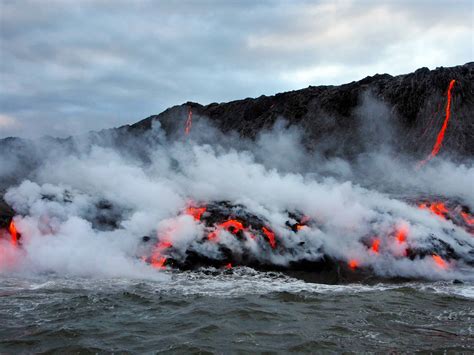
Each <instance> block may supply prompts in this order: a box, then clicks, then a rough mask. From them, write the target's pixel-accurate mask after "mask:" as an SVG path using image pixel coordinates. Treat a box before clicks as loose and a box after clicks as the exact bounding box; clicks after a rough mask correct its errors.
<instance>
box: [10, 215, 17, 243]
mask: <svg viewBox="0 0 474 355" xmlns="http://www.w3.org/2000/svg"><path fill="white" fill-rule="evenodd" d="M8 231H9V232H10V236H11V243H12V244H13V245H18V231H17V230H16V226H15V222H13V220H12V221H11V222H10V225H9V226H8Z"/></svg>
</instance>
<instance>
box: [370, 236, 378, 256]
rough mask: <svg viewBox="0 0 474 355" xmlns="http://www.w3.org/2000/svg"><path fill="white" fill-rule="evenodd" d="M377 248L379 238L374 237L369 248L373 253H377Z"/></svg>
mask: <svg viewBox="0 0 474 355" xmlns="http://www.w3.org/2000/svg"><path fill="white" fill-rule="evenodd" d="M379 248H380V239H378V238H376V239H374V240H373V242H372V246H371V248H370V249H371V250H372V251H373V252H374V253H376V254H378V253H379Z"/></svg>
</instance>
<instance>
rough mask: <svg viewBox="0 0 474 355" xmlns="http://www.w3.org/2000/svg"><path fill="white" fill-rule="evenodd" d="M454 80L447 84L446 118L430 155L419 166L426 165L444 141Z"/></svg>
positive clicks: (449, 115)
mask: <svg viewBox="0 0 474 355" xmlns="http://www.w3.org/2000/svg"><path fill="white" fill-rule="evenodd" d="M455 82H456V80H454V79H453V80H451V82H450V83H449V87H448V92H447V102H446V110H445V111H446V116H445V119H444V123H443V126H442V127H441V130H440V131H439V133H438V137H436V142H435V145H434V146H433V149H432V150H431V153H430V155H429V156H428V157H427V158H426V159H425V160H422V161H421V162H420V164H419V165H420V166H423V165H424V164H426V163H427V162H428V161H430V160H431V159H433V158H434V157H435V156H436V155H437V154H438V153H439V150H440V149H441V145H442V144H443V139H444V134H445V133H446V128H447V127H448V122H449V118H450V117H451V91H452V90H453V86H454V83H455Z"/></svg>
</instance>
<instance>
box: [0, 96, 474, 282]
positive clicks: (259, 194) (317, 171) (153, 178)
mask: <svg viewBox="0 0 474 355" xmlns="http://www.w3.org/2000/svg"><path fill="white" fill-rule="evenodd" d="M357 116H358V118H359V119H360V125H359V126H360V131H359V132H354V134H355V135H359V136H360V138H359V139H360V141H361V142H363V144H364V145H365V150H364V152H363V153H362V154H359V155H357V156H356V157H353V158H351V160H345V159H343V158H341V157H337V156H336V157H331V158H327V157H325V156H324V155H323V154H321V153H320V152H321V150H320V149H319V148H321V147H322V146H324V145H325V144H326V143H325V142H316V143H317V144H316V147H317V148H316V149H315V150H312V151H309V150H307V149H306V148H305V144H304V143H303V142H304V139H305V136H304V132H303V131H302V129H301V128H299V127H296V126H289V125H288V123H287V122H285V121H284V119H282V120H279V121H277V123H276V124H275V125H274V126H273V127H271V128H270V129H268V130H265V131H262V132H261V133H260V134H259V135H258V137H257V138H256V139H255V140H254V141H250V140H244V139H242V138H239V137H238V136H237V135H236V134H226V135H224V134H222V133H221V132H219V130H218V129H216V128H215V127H213V126H212V125H211V124H210V123H209V122H208V121H207V120H206V119H205V118H204V117H198V116H194V117H193V122H192V129H191V131H190V132H189V135H185V134H184V129H185V128H184V127H185V121H186V120H187V119H188V118H189V117H187V116H186V115H185V116H184V117H176V120H177V121H178V120H180V121H182V125H181V127H182V131H178V132H171V133H170V132H167V133H168V134H165V132H164V131H163V129H162V128H161V125H160V122H159V121H155V122H154V126H153V127H152V129H151V130H149V131H148V132H145V133H144V134H143V135H140V136H139V137H135V138H134V137H127V139H126V141H124V138H123V137H122V136H120V137H118V136H116V135H117V134H118V133H117V132H115V131H109V132H102V133H101V135H90V136H87V137H81V138H77V139H75V140H74V141H73V143H72V145H69V146H68V148H67V149H65V148H64V143H51V142H49V143H48V148H47V149H46V148H45V145H44V143H37V144H38V145H39V146H38V151H41V154H42V155H41V161H40V162H39V164H37V167H36V168H35V169H34V172H33V173H32V174H29V176H27V178H26V179H24V180H23V181H21V182H19V183H18V184H16V185H15V186H13V187H10V188H9V189H8V190H7V192H6V194H5V200H6V201H7V202H8V204H9V205H11V206H12V207H13V208H14V210H15V211H16V213H17V217H15V220H14V222H15V225H16V227H17V229H18V231H19V232H20V233H21V235H22V239H21V243H22V247H21V248H13V247H12V246H11V245H10V244H9V243H8V242H6V241H5V240H3V241H2V245H1V248H2V253H3V254H2V255H5V257H4V258H3V259H2V261H0V263H1V265H0V267H1V269H2V272H55V273H65V274H72V275H81V276H93V275H105V276H126V277H146V278H157V279H160V278H162V277H164V276H163V275H162V273H160V272H159V271H157V270H156V269H154V268H153V267H152V266H150V265H149V264H148V263H147V262H145V261H144V259H141V258H140V257H141V256H142V255H146V254H147V253H148V255H149V253H150V249H152V248H154V247H156V246H154V245H156V243H155V239H153V243H152V244H153V245H152V244H144V243H143V239H142V237H143V236H151V237H152V238H156V241H160V240H161V241H163V240H164V238H166V241H167V242H168V243H171V244H172V246H173V257H174V258H176V259H177V260H179V259H180V258H185V257H186V251H187V250H194V251H195V252H197V253H199V254H201V255H205V256H206V257H209V258H213V259H223V255H221V254H222V252H221V249H220V248H219V246H222V245H224V246H225V247H226V248H227V249H228V250H231V251H232V252H233V253H236V254H238V253H241V252H242V248H245V250H246V251H247V252H248V253H250V254H251V255H252V257H253V258H254V259H255V260H259V261H261V262H262V263H264V264H266V265H268V264H270V265H271V264H274V265H278V266H282V267H284V266H287V265H289V264H290V263H292V262H295V261H296V262H297V261H301V260H309V261H318V260H320V259H321V258H322V257H323V256H324V255H327V256H330V257H331V258H333V259H334V260H337V261H340V262H341V263H343V264H344V265H348V266H349V267H352V268H358V269H359V268H365V269H370V270H371V272H373V273H374V274H376V275H378V276H381V277H392V276H402V277H410V278H413V277H416V278H417V277H421V278H428V279H450V278H458V279H468V278H469V277H471V278H472V276H469V274H471V275H472V271H473V269H472V262H473V261H474V255H473V246H474V239H473V238H474V237H473V235H472V234H471V233H469V229H467V228H465V225H462V224H460V223H455V222H456V221H455V220H450V219H446V218H441V217H440V216H439V215H436V214H434V213H432V211H430V210H429V209H420V208H419V207H418V200H419V199H422V198H429V199H433V200H436V201H437V200H442V201H448V202H449V203H451V204H452V205H453V206H454V207H453V209H456V208H458V209H459V208H461V207H456V206H463V207H462V208H464V209H466V208H470V209H471V210H472V209H473V208H474V189H473V188H472V181H474V166H473V164H472V160H471V161H470V162H467V163H465V164H462V165H459V164H456V163H454V162H452V161H450V160H449V158H446V157H445V158H441V157H436V159H433V160H432V161H430V162H429V164H427V165H426V166H424V167H422V168H421V169H416V163H417V161H416V160H414V159H413V158H412V157H404V156H401V155H399V154H398V153H397V146H396V141H397V138H398V133H397V127H396V125H395V123H394V122H396V121H395V120H394V119H393V117H391V114H390V110H389V109H388V108H387V107H385V106H384V105H383V104H382V103H380V102H377V101H375V100H374V99H373V98H371V97H370V96H367V97H365V99H364V100H363V105H362V106H361V107H359V109H358V111H357ZM187 126H188V125H186V127H187ZM447 134H449V132H448V133H447ZM329 141H331V137H328V142H329ZM318 144H319V145H318ZM331 144H337V142H334V141H333V142H331ZM5 158H8V160H7V162H6V164H5V165H4V167H5V170H4V171H0V173H1V174H2V175H3V176H6V175H7V174H10V175H11V172H12V171H20V170H19V169H20V168H21V166H19V165H21V164H23V163H25V164H26V163H28V164H29V162H26V161H22V159H20V158H19V157H18V156H9V157H5ZM26 159H28V158H26ZM7 167H8V168H7ZM7 169H8V170H7ZM216 201H228V203H230V204H232V205H242V206H244V208H245V210H246V211H247V212H248V213H250V214H252V215H255V216H258V217H259V218H260V220H261V221H264V222H265V224H266V226H267V227H268V228H269V229H270V230H271V231H272V232H273V233H274V234H275V238H276V240H277V247H276V248H271V247H269V245H268V244H265V243H262V242H261V241H259V240H258V239H254V238H251V236H250V234H249V235H244V237H245V238H244V240H238V239H237V238H235V235H233V233H232V231H229V230H225V229H224V230H222V231H220V234H219V241H218V243H215V242H211V241H209V240H207V239H206V238H207V234H208V232H209V231H208V227H209V226H206V225H205V224H204V223H203V222H202V221H201V220H200V219H199V218H193V216H192V215H190V214H189V213H186V208H187V207H188V206H189V205H190V204H195V205H199V206H206V204H208V203H214V202H216ZM289 212H298V213H301V214H303V215H305V216H307V217H308V218H309V219H310V221H311V223H308V225H307V226H305V227H304V228H301V229H299V230H298V231H297V233H295V231H294V230H292V229H291V228H288V223H287V222H288V221H289V218H290V219H291V216H290V217H289ZM458 212H459V211H458ZM292 222H294V221H292ZM249 233H250V232H249ZM400 233H402V234H403V236H402V237H403V238H402V237H400ZM407 250H408V254H410V251H411V252H412V255H411V257H410V255H407ZM162 253H163V255H165V254H166V250H163V251H162ZM7 256H8V257H7ZM438 258H439V259H438ZM308 271H311V270H308Z"/></svg>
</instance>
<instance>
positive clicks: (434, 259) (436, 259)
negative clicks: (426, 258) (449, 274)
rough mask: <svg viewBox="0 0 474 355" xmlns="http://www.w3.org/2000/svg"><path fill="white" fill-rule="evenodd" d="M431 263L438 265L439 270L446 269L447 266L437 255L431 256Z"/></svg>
mask: <svg viewBox="0 0 474 355" xmlns="http://www.w3.org/2000/svg"><path fill="white" fill-rule="evenodd" d="M432 258H433V261H434V262H435V263H436V265H438V266H439V267H440V268H441V269H447V268H448V264H447V263H446V261H445V260H444V259H443V258H442V257H441V256H439V255H436V254H435V255H432Z"/></svg>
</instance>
